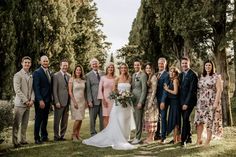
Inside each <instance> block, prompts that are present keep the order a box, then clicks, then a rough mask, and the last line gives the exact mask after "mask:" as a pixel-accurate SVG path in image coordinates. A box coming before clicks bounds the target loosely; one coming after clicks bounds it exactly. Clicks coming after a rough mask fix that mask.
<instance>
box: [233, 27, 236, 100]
mask: <svg viewBox="0 0 236 157" xmlns="http://www.w3.org/2000/svg"><path fill="white" fill-rule="evenodd" d="M235 31H236V29H235ZM235 35H236V32H235ZM233 42H234V43H233V44H234V95H233V96H234V97H236V37H235V39H234V40H233Z"/></svg>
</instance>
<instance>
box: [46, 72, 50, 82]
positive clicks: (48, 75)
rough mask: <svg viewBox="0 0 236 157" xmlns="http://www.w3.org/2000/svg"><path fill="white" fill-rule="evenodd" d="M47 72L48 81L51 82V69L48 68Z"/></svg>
mask: <svg viewBox="0 0 236 157" xmlns="http://www.w3.org/2000/svg"><path fill="white" fill-rule="evenodd" d="M45 73H46V76H47V78H48V81H49V82H50V83H51V76H50V74H49V71H48V70H46V71H45Z"/></svg>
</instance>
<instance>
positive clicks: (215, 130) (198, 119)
mask: <svg viewBox="0 0 236 157" xmlns="http://www.w3.org/2000/svg"><path fill="white" fill-rule="evenodd" d="M218 78H219V76H218V75H217V74H213V75H212V76H206V77H203V76H201V78H200V80H199V81H198V88H199V89H198V101H197V107H196V111H195V118H194V119H195V120H194V122H195V124H200V123H203V124H205V127H206V128H207V129H210V130H211V131H212V134H213V136H219V137H220V136H222V132H223V127H222V108H221V105H218V107H217V108H216V109H214V108H213V105H214V102H215V98H216V81H217V79H218Z"/></svg>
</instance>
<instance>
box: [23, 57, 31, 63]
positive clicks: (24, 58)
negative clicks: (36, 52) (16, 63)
mask: <svg viewBox="0 0 236 157" xmlns="http://www.w3.org/2000/svg"><path fill="white" fill-rule="evenodd" d="M26 59H28V60H30V61H32V59H31V58H30V57H29V56H24V57H23V58H22V59H21V62H23V61H24V60H26Z"/></svg>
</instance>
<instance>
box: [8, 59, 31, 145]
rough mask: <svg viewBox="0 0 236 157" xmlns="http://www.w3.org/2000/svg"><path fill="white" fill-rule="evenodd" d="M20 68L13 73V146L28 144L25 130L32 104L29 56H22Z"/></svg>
mask: <svg viewBox="0 0 236 157" xmlns="http://www.w3.org/2000/svg"><path fill="white" fill-rule="evenodd" d="M21 65H22V69H21V70H20V71H19V72H17V73H16V74H15V75H14V79H13V85H14V91H15V93H16V97H15V106H14V122H13V131H12V133H13V136H12V143H13V144H14V147H15V148H18V147H20V146H21V145H25V144H28V143H27V141H26V130H27V126H28V121H29V113H30V107H31V106H32V105H33V104H34V92H33V87H32V85H33V78H32V75H31V74H30V72H29V69H30V67H31V58H30V57H28V56H25V57H23V58H22V62H21ZM20 125H21V138H20V141H19V140H18V132H19V127H20Z"/></svg>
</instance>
